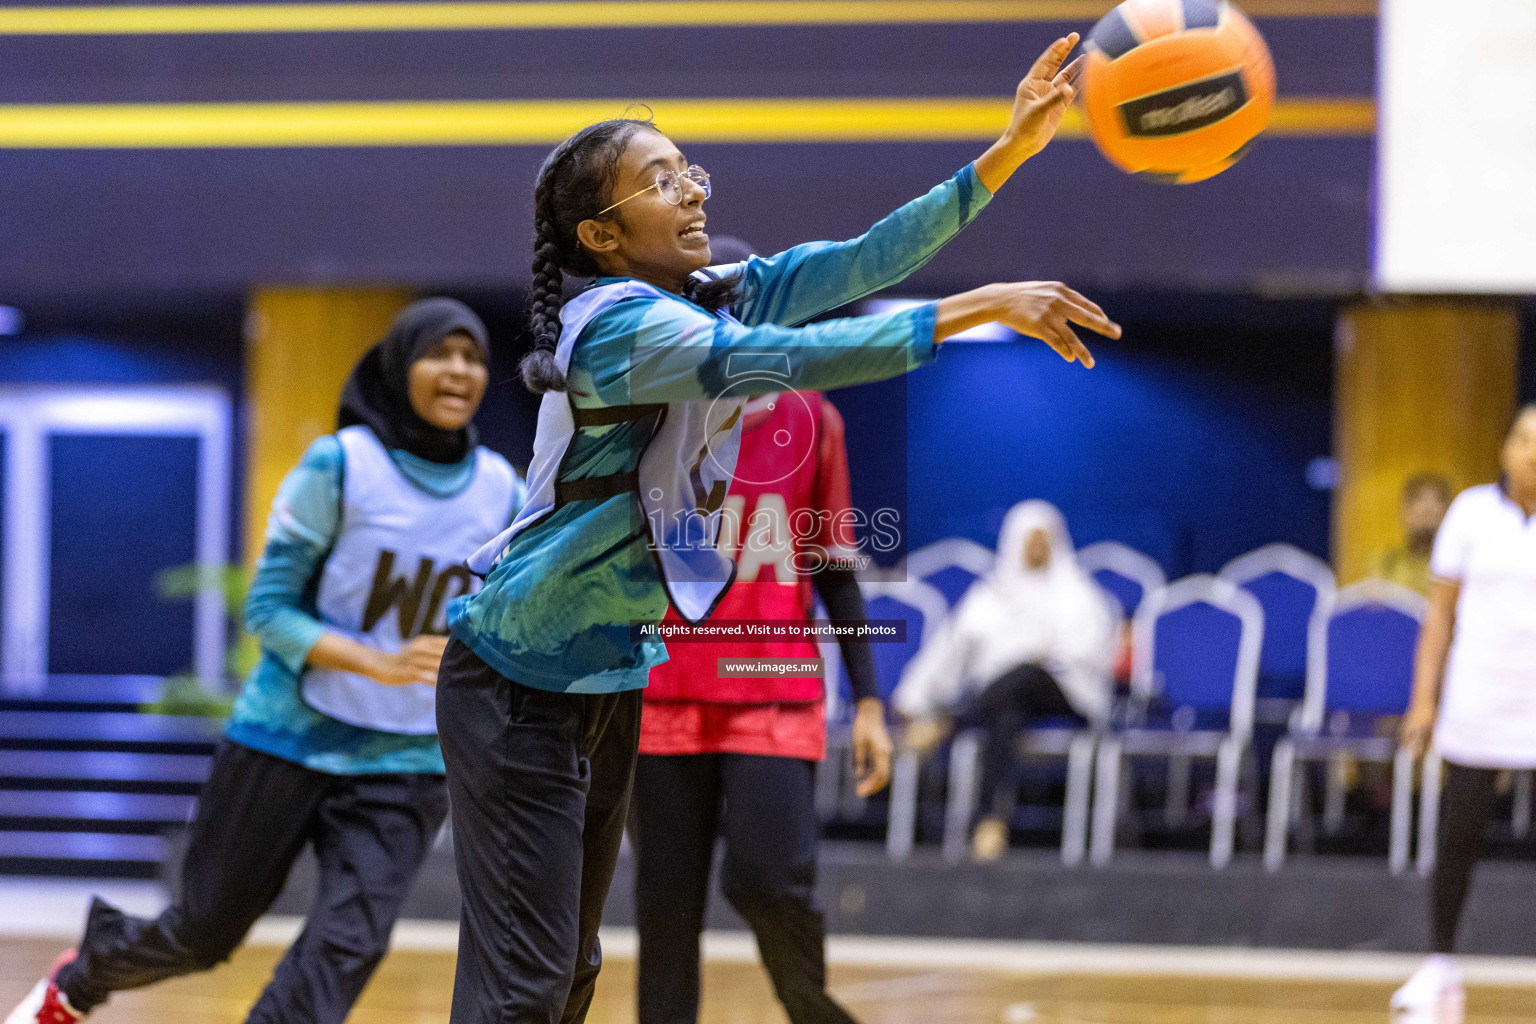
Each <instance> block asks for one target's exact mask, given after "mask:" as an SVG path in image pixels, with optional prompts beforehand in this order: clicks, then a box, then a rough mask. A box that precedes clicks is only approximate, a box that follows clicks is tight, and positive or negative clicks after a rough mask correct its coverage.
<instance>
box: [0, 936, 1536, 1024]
mask: <svg viewBox="0 0 1536 1024" xmlns="http://www.w3.org/2000/svg"><path fill="white" fill-rule="evenodd" d="M61 945H62V943H61V942H60V941H59V940H56V939H36V938H6V939H0V1012H8V1011H9V1009H10V1007H11V1006H12V1005H14V1003H15V1002H16V1000H18V999H19V998H20V997H21V996H22V994H23V993H24V992H25V991H26V990H27V989H28V988H29V987H30V986H31V985H32V983H33V982H34V981H35V979H36V978H37V977H38V976H40V974H41V972H42V971H44V970H45V969H46V968H47V966H48V964H49V963H50V962H51V961H52V959H53V957H54V956H55V955H56V954H57V953H58V951H59V949H60V948H61ZM281 953H282V949H281V947H280V946H275V945H252V946H247V947H245V948H243V949H241V950H240V951H239V952H238V953H236V954H235V956H234V958H233V959H232V960H231V961H230V962H229V963H227V964H224V965H223V966H221V967H219V968H218V969H216V970H214V971H212V972H210V973H208V974H205V975H201V976H194V977H189V978H182V979H177V980H174V981H169V982H165V983H164V984H161V985H158V986H155V987H152V988H149V989H145V990H142V991H138V992H124V993H120V994H118V995H117V996H115V997H113V1000H112V1002H111V1003H110V1004H109V1005H107V1006H106V1007H103V1008H102V1009H101V1010H100V1011H98V1012H97V1013H96V1014H93V1015H92V1018H91V1019H92V1020H93V1021H99V1022H101V1024H239V1022H240V1021H242V1020H243V1019H244V1013H245V1011H246V1009H247V1008H249V1006H250V1004H251V1003H252V1001H253V1000H254V999H255V997H256V994H257V993H258V992H259V991H260V989H261V986H262V985H263V984H264V983H265V981H266V979H267V977H268V975H269V972H270V971H271V969H272V967H273V965H274V964H275V963H276V962H277V959H278V957H279V956H280V955H281ZM978 966H979V967H980V965H978ZM452 979H453V954H452V953H450V952H435V951H417V950H397V951H396V952H394V953H392V954H391V955H390V957H389V958H388V959H387V960H386V961H385V963H384V965H383V966H382V967H381V968H380V970H379V973H378V974H377V975H376V976H375V978H374V981H373V983H372V985H371V986H370V987H369V988H368V991H367V992H365V993H364V995H363V998H362V1001H361V1003H360V1004H359V1005H358V1007H357V1009H356V1011H355V1012H354V1013H353V1014H352V1017H351V1022H352V1024H429V1022H430V1024H442V1022H445V1021H446V1020H447V1019H448V1006H449V1000H450V996H451V992H452ZM634 981H635V975H634V962H633V961H632V960H630V959H627V958H623V957H620V956H613V957H610V958H609V962H608V964H607V966H605V968H604V970H603V975H602V978H601V980H600V981H599V982H598V991H597V998H596V1001H595V1003H594V1005H593V1008H592V1013H591V1015H590V1017H589V1018H588V1020H589V1021H591V1022H593V1024H631V1022H633V1021H634V1001H633V990H634ZM832 985H833V990H834V992H835V993H836V994H837V995H838V996H839V998H841V999H842V1000H843V1001H844V1002H845V1003H846V1004H847V1006H848V1007H849V1009H850V1010H852V1011H853V1012H854V1014H855V1015H856V1016H858V1018H859V1019H860V1020H861V1021H863V1022H865V1024H935V1022H942V1024H1366V1022H1370V1024H1382V1022H1385V1021H1386V1020H1387V1009H1386V1007H1387V997H1388V995H1389V994H1390V993H1391V991H1392V988H1393V984H1392V983H1389V982H1360V981H1301V980H1263V981H1260V980H1251V979H1238V978H1231V977H1225V978H1223V977H1208V978H1200V977H1169V976H1167V975H1166V974H1162V975H1142V976H1138V975H1135V974H1115V975H1102V974H1100V975H1094V974H1078V973H1056V972H1045V973H1019V974H1013V973H1008V972H1007V971H1000V970H998V969H997V966H996V965H995V964H994V965H993V966H992V967H991V969H985V968H982V969H971V970H968V969H966V968H964V967H960V966H940V967H923V968H913V967H910V966H904V967H898V966H888V967H881V966H876V965H866V964H860V965H858V966H834V967H833V969H832ZM1533 1019H1536V987H1497V986H1486V985H1479V986H1473V987H1471V990H1470V995H1469V999H1468V1017H1467V1020H1468V1024H1514V1022H1516V1021H1521V1022H1528V1021H1531V1020H1533ZM701 1020H702V1022H703V1024H783V1022H784V1016H783V1013H782V1011H781V1010H780V1009H779V1006H778V1004H777V1003H776V1002H775V1001H774V998H773V994H772V992H771V990H770V989H769V986H768V982H767V980H766V978H765V976H764V975H763V973H762V970H761V969H760V968H759V967H758V966H757V965H755V964H752V963H745V962H718V961H717V962H711V963H709V964H708V965H707V966H706V968H705V978H704V1005H703V1011H702V1014H701Z"/></svg>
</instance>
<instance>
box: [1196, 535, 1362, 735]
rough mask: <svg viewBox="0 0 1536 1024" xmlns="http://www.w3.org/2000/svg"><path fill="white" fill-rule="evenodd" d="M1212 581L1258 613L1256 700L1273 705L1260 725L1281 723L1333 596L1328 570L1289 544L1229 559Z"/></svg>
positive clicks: (1301, 683)
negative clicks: (1252, 603)
mask: <svg viewBox="0 0 1536 1024" xmlns="http://www.w3.org/2000/svg"><path fill="white" fill-rule="evenodd" d="M1217 575H1219V576H1220V578H1221V579H1223V580H1225V581H1227V582H1228V583H1231V584H1232V585H1233V586H1237V587H1242V588H1243V589H1244V590H1246V591H1248V592H1249V593H1250V594H1252V595H1253V596H1254V597H1256V598H1257V599H1258V601H1259V605H1260V606H1261V607H1262V608H1263V609H1264V646H1263V648H1262V652H1261V654H1260V656H1259V690H1258V699H1259V700H1260V701H1263V702H1266V703H1268V702H1271V701H1273V702H1283V703H1279V704H1278V706H1277V708H1276V712H1277V713H1275V714H1273V715H1266V714H1265V713H1264V708H1263V707H1262V706H1261V709H1260V721H1270V720H1274V721H1279V722H1284V721H1286V719H1287V716H1288V715H1289V714H1290V711H1291V706H1292V705H1293V704H1294V702H1296V701H1299V700H1301V697H1302V694H1303V692H1304V691H1305V689H1306V682H1307V645H1308V642H1309V639H1310V637H1311V635H1312V629H1313V626H1314V624H1315V623H1316V622H1317V621H1319V618H1320V617H1321V616H1322V615H1323V614H1324V613H1325V612H1326V610H1327V607H1328V605H1329V602H1330V600H1331V598H1332V597H1333V592H1334V579H1333V570H1332V569H1330V568H1328V566H1327V564H1326V563H1324V562H1323V561H1321V560H1320V559H1318V558H1316V557H1314V556H1313V555H1309V554H1307V553H1306V552H1305V551H1303V550H1301V549H1300V548H1297V547H1293V546H1291V545H1290V544H1266V545H1265V546H1264V547H1262V548H1259V549H1258V550H1256V551H1250V552H1249V553H1248V554H1246V555H1241V556H1239V557H1237V558H1234V559H1233V560H1232V561H1230V562H1228V563H1227V564H1226V565H1225V566H1223V567H1222V570H1221V572H1220V573H1218V574H1217Z"/></svg>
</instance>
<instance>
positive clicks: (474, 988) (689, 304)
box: [437, 36, 1119, 1024]
mask: <svg viewBox="0 0 1536 1024" xmlns="http://www.w3.org/2000/svg"><path fill="white" fill-rule="evenodd" d="M1076 42H1077V40H1076V37H1075V36H1069V37H1067V38H1063V39H1059V40H1057V41H1056V43H1054V44H1053V45H1052V46H1051V47H1050V48H1049V49H1048V50H1047V51H1046V52H1045V53H1044V54H1043V55H1042V56H1041V58H1040V60H1039V61H1037V62H1036V64H1035V66H1034V67H1033V68H1032V69H1031V71H1030V73H1029V75H1028V76H1027V77H1026V78H1025V79H1024V80H1023V81H1022V82H1021V83H1020V84H1019V87H1018V90H1017V93H1016V96H1015V100H1014V106H1013V113H1012V117H1011V118H1010V121H1009V125H1008V128H1007V130H1006V131H1005V132H1004V134H1003V136H1002V138H1000V139H999V140H998V142H997V143H996V144H994V145H993V146H992V147H990V148H989V149H988V150H987V152H986V153H984V154H983V155H982V156H981V157H980V158H979V159H977V160H976V161H975V162H974V163H973V164H971V165H969V166H967V167H965V168H964V169H962V170H961V171H960V172H959V173H958V174H956V175H955V176H954V177H953V178H951V179H949V180H948V181H946V182H944V183H943V184H941V185H939V186H937V187H936V188H934V189H933V190H932V191H930V192H929V193H928V194H927V195H925V196H922V197H920V198H918V199H916V200H913V201H912V202H910V203H908V204H906V205H905V206H903V207H901V208H900V209H898V210H897V211H895V212H894V213H892V214H890V215H889V216H887V217H885V218H884V219H883V220H881V221H880V222H879V223H877V224H875V225H874V227H872V228H871V229H870V230H869V231H868V232H866V233H865V234H863V235H861V236H860V237H858V238H855V239H852V240H850V241H847V242H839V243H831V242H813V243H809V244H806V245H801V246H797V247H795V248H793V249H790V250H788V251H786V252H783V253H780V254H778V255H777V256H773V257H771V258H768V259H757V258H753V259H750V260H748V261H747V262H745V263H743V264H737V265H734V266H731V267H725V268H714V269H713V270H706V269H705V268H707V267H708V266H709V263H710V251H709V236H708V235H707V234H706V233H705V231H704V227H705V214H704V209H703V207H704V201H705V200H706V199H707V198H708V197H709V194H710V187H711V186H710V181H709V176H708V175H707V174H706V173H704V171H703V170H702V169H700V168H698V167H696V166H692V165H690V164H689V163H688V161H687V160H686V159H685V158H684V157H683V154H682V153H681V152H679V150H678V148H677V147H676V146H675V145H673V143H672V142H671V140H669V139H668V138H667V137H666V136H665V135H663V134H662V133H661V132H660V131H658V130H657V129H656V128H655V126H654V125H652V124H651V123H650V122H647V121H638V120H619V121H605V122H602V123H600V124H596V125H592V126H591V127H588V128H586V129H584V130H582V131H581V132H578V133H577V134H576V135H574V136H572V137H571V138H570V139H567V140H566V141H565V142H563V143H562V144H561V145H559V146H557V147H556V148H555V150H554V151H553V152H552V153H550V155H549V157H548V158H547V159H546V160H545V162H544V165H543V167H542V169H541V170H540V172H539V178H538V182H537V185H536V187H535V193H534V224H535V231H536V239H535V253H534V262H533V273H534V288H533V294H532V299H531V304H532V324H533V331H534V336H535V339H536V344H537V347H536V349H535V351H534V352H533V353H532V354H531V355H530V356H529V357H528V359H527V360H525V362H524V365H523V376H524V380H525V382H526V383H527V384H528V385H529V387H530V388H532V389H533V390H535V391H537V392H541V393H542V394H543V400H542V403H543V404H542V405H541V407H540V411H539V427H538V433H537V436H536V439H535V442H534V459H533V463H532V465H531V467H530V469H529V498H528V502H527V504H526V505H525V506H524V508H523V511H522V512H521V513H520V514H519V515H518V518H517V520H516V521H515V522H514V523H513V524H512V526H511V527H510V528H509V529H508V530H507V531H506V532H505V533H503V534H502V535H501V536H500V537H498V538H496V539H495V540H494V541H492V542H491V543H490V544H488V545H487V546H486V547H485V548H483V549H482V550H481V551H480V553H479V554H478V555H477V556H476V557H475V558H473V559H471V561H470V567H471V569H473V570H475V571H477V572H481V573H484V574H485V587H484V589H483V590H481V591H480V593H478V594H477V595H475V596H473V597H469V598H463V599H460V600H458V601H456V602H455V603H454V604H453V606H452V607H451V609H450V613H449V624H450V631H451V633H452V636H453V638H454V639H453V640H452V641H451V642H450V644H449V646H448V650H447V653H446V654H445V656H444V660H443V667H442V671H441V674H440V676H439V686H438V704H437V710H438V726H439V729H438V731H439V735H440V736H441V738H442V745H443V756H444V761H445V763H446V765H447V771H448V783H449V792H450V796H451V799H452V803H453V828H454V851H455V856H456V858H457V864H458V873H459V882H460V887H461V889H462V892H463V905H462V912H461V919H460V933H459V957H458V967H457V977H456V981H455V987H454V999H453V1013H452V1020H453V1021H454V1024H470V1022H475V1024H480V1022H487V1024H488V1022H498V1024H500V1022H506V1021H519V1022H522V1021H529V1022H534V1021H537V1022H540V1024H557V1022H560V1024H576V1022H579V1021H580V1020H582V1018H583V1017H584V1016H585V1013H586V1010H587V1007H588V1005H589V1004H590V1001H591V998H592V990H593V984H594V982H595V980H596V976H597V971H598V968H599V966H600V964H601V954H600V951H599V949H598V945H597V925H598V922H599V919H600V916H601V912H602V907H603V902H604V899H605V898H606V895H607V891H608V885H609V882H610V880H611V878H612V873H613V868H614V862H615V860H616V858H617V855H618V848H619V840H620V837H621V835H622V831H623V823H624V816H625V810H626V807H627V804H628V799H629V791H630V784H631V780H632V777H633V772H634V763H635V752H636V745H637V741H638V728H639V715H640V688H642V687H643V686H644V685H645V682H646V677H647V674H648V673H649V671H650V669H651V667H652V666H654V665H656V664H658V663H660V662H662V661H664V660H665V659H666V650H665V646H664V645H663V643H662V642H661V640H660V639H658V638H657V637H656V636H655V635H654V633H653V632H652V627H654V626H655V624H657V623H659V622H660V621H661V619H662V617H663V615H664V613H665V611H666V609H667V606H668V603H669V602H670V603H671V604H672V605H673V606H674V607H676V609H677V610H678V612H679V613H680V614H681V615H682V617H683V618H685V619H687V620H689V621H694V622H697V621H699V620H701V619H703V618H705V617H707V616H708V614H709V613H710V612H711V611H712V610H713V608H714V605H715V604H716V603H717V602H718V600H719V599H720V597H721V596H723V594H724V592H725V589H726V588H727V587H728V586H729V585H730V582H731V578H732V576H731V574H732V572H733V566H734V562H733V560H731V559H729V558H726V557H724V556H722V555H720V554H719V553H717V552H716V551H715V550H714V541H715V539H716V537H717V536H718V529H719V515H720V508H721V505H722V503H723V502H724V498H725V494H726V491H727V489H728V487H729V485H730V478H731V472H732V468H733V466H734V460H735V454H736V445H737V442H738V440H739V431H740V407H741V404H742V403H743V402H744V401H745V399H747V398H749V397H751V396H752V395H755V394H762V393H767V392H770V391H783V390H786V389H790V388H802V389H807V390H825V389H830V388H837V387H843V386H847V385H852V384H858V383H862V382H867V381H874V380H881V379H884V378H888V377H892V376H896V375H898V374H902V373H906V372H908V371H909V370H912V369H914V368H916V367H918V366H920V365H922V364H923V363H926V362H928V361H929V360H931V359H932V358H933V356H934V349H935V346H936V345H937V344H938V343H939V342H941V341H942V340H943V339H945V338H947V337H949V336H951V335H953V334H956V333H958V332H960V331H962V330H965V329H967V328H969V327H973V326H976V325H978V324H982V323H986V322H989V321H1000V322H1002V323H1004V324H1006V325H1007V326H1009V327H1012V328H1014V329H1016V330H1018V331H1020V332H1021V333H1024V334H1028V335H1030V336H1033V337H1037V338H1041V339H1043V340H1044V341H1046V342H1047V343H1048V344H1050V345H1051V346H1052V347H1053V348H1055V349H1056V350H1057V351H1058V352H1060V353H1061V355H1062V356H1063V357H1064V358H1066V359H1068V360H1074V359H1075V360H1079V361H1081V362H1083V363H1084V364H1085V365H1090V366H1091V365H1092V357H1091V356H1090V355H1089V353H1088V351H1087V349H1086V348H1084V347H1083V345H1082V343H1081V342H1080V341H1079V340H1078V338H1077V337H1076V335H1075V334H1074V333H1073V331H1072V328H1071V327H1070V326H1069V323H1075V324H1079V325H1081V326H1084V327H1087V328H1089V329H1090V330H1093V331H1096V332H1098V333H1100V334H1105V335H1108V336H1111V337H1118V335H1119V328H1118V327H1116V326H1115V325H1114V324H1112V323H1111V322H1110V321H1109V320H1108V318H1107V317H1106V316H1105V315H1104V312H1103V311H1102V310H1101V309H1099V307H1098V306H1096V305H1094V304H1093V303H1092V302H1090V301H1089V300H1088V299H1086V298H1084V297H1083V296H1081V295H1079V294H1077V293H1076V292H1074V291H1072V290H1070V289H1068V288H1066V287H1064V286H1063V285H1060V284H1057V283H1053V282H1026V283H1018V284H996V285H989V286H986V287H983V288H979V289H976V290H974V291H970V292H966V293H964V294H961V295H955V296H951V297H949V298H946V299H943V300H941V301H939V302H936V303H929V304H927V305H923V306H919V307H917V308H915V309H910V310H904V311H902V312H897V313H890V314H885V315H880V316H868V317H855V318H850V319H843V320H831V321H825V322H820V323H815V324H810V325H809V326H799V325H802V324H805V323H806V322H807V321H809V320H810V319H812V318H813V317H815V316H817V315H819V314H822V313H824V312H826V311H828V310H831V309H834V308H836V307H838V306H842V305H845V304H847V303H849V302H851V301H854V300H856V299H859V298H861V297H863V296H866V295H869V294H870V293H872V292H875V291H877V290H879V289H881V288H884V287H886V286H888V285H891V284H894V283H896V282H898V281H900V280H902V279H903V278H905V277H906V276H907V275H909V274H910V273H912V272H913V271H914V270H916V269H917V268H918V267H920V266H922V265H923V264H924V263H926V262H927V261H928V260H929V259H931V258H932V257H933V256H934V254H935V253H937V251H938V250H939V249H940V248H941V247H942V246H943V245H944V244H945V243H946V242H948V241H949V240H950V239H951V238H953V237H954V236H955V235H956V234H957V233H958V232H959V231H960V230H961V229H962V228H964V227H965V226H966V225H967V224H968V223H970V221H971V220H972V219H974V218H975V217H976V215H977V214H978V213H980V211H981V209H982V208H983V207H984V206H986V205H987V203H988V202H990V201H991V199H992V196H993V194H994V193H995V192H996V191H997V189H998V188H999V187H1000V186H1001V185H1002V184H1003V182H1005V181H1006V180H1007V179H1008V177H1009V176H1010V175H1011V174H1012V173H1013V172H1014V171H1015V170H1016V169H1017V168H1018V167H1019V166H1020V165H1021V164H1022V163H1023V162H1024V161H1025V160H1027V159H1029V158H1030V157H1031V156H1033V155H1034V154H1035V153H1037V152H1039V150H1040V149H1041V148H1042V147H1044V146H1045V144H1046V143H1047V142H1049V141H1050V139H1051V137H1052V135H1053V134H1054V133H1055V130H1056V127H1057V125H1058V124H1059V123H1060V121H1061V117H1062V115H1063V113H1064V112H1065V110H1066V108H1067V106H1068V105H1069V104H1070V103H1071V100H1072V96H1073V88H1072V79H1073V78H1074V77H1075V74H1076V71H1077V67H1078V64H1077V63H1076V62H1074V64H1072V65H1069V66H1067V67H1065V68H1063V67H1062V66H1061V65H1062V62H1063V60H1064V59H1065V57H1066V55H1067V54H1068V53H1069V52H1070V51H1071V49H1072V47H1073V46H1075V45H1076ZM808 187H809V195H810V196H812V197H814V187H813V183H809V182H808ZM565 273H569V274H572V275H577V276H584V277H594V278H596V280H595V282H594V284H593V286H592V287H590V288H588V289H587V290H586V291H584V292H582V293H581V294H580V295H578V296H577V297H575V298H573V299H571V300H570V301H569V302H564V303H562V301H561V279H562V275H563V274H565Z"/></svg>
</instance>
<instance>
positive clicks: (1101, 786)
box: [1092, 575, 1264, 868]
mask: <svg viewBox="0 0 1536 1024" xmlns="http://www.w3.org/2000/svg"><path fill="white" fill-rule="evenodd" d="M1133 630H1134V634H1135V655H1134V656H1135V670H1134V673H1133V676H1132V679H1131V693H1132V701H1133V718H1134V720H1135V721H1134V724H1131V725H1128V726H1127V727H1125V728H1124V729H1123V730H1121V731H1119V732H1114V733H1110V734H1108V735H1106V736H1105V737H1104V738H1103V739H1102V740H1100V742H1099V754H1098V769H1097V779H1096V782H1095V792H1096V796H1095V800H1094V807H1093V840H1092V841H1093V848H1092V858H1093V862H1094V863H1095V864H1106V863H1108V862H1109V859H1110V858H1111V857H1112V856H1113V855H1114V848H1115V827H1116V825H1117V824H1118V822H1119V819H1120V784H1121V773H1122V771H1123V767H1124V763H1125V761H1126V759H1127V758H1135V757H1159V758H1164V759H1167V760H1169V761H1170V762H1172V761H1173V760H1174V759H1176V758H1189V759H1193V758H1211V759H1214V760H1215V762H1216V792H1215V801H1214V807H1213V809H1212V816H1211V864H1212V866H1214V867H1217V868H1220V867H1225V866H1226V864H1227V863H1228V862H1229V861H1230V860H1231V859H1232V850H1233V846H1234V845H1235V830H1236V822H1237V797H1238V782H1239V774H1240V768H1241V765H1242V758H1243V753H1244V751H1245V749H1246V748H1247V746H1248V742H1249V740H1250V739H1251V738H1252V734H1253V707H1254V694H1255V691H1256V688H1257V685H1258V670H1259V649H1260V646H1261V644H1262V642H1263V636H1264V611H1263V609H1262V608H1261V607H1260V606H1259V602H1258V600H1257V599H1256V598H1255V597H1254V596H1253V595H1252V594H1249V593H1248V592H1246V591H1244V590H1240V589H1238V588H1237V587H1236V586H1234V585H1232V584H1231V583H1228V582H1227V581H1225V580H1221V579H1218V578H1216V577H1215V576H1209V575H1197V576H1189V577H1186V578H1184V579H1182V580H1179V581H1177V582H1176V583H1173V584H1170V585H1169V586H1167V587H1165V588H1163V589H1162V590H1159V591H1157V592H1155V593H1153V594H1151V595H1150V596H1148V597H1147V598H1146V599H1145V600H1143V601H1142V603H1141V607H1140V608H1139V609H1138V610H1137V612H1136V618H1135V620H1134V623H1133ZM1154 697H1161V698H1162V701H1163V703H1165V704H1166V705H1167V706H1168V708H1169V709H1171V713H1168V714H1159V715H1158V716H1157V717H1156V718H1155V719H1153V718H1151V716H1150V712H1149V705H1150V704H1151V702H1152V699H1153V698H1154Z"/></svg>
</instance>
